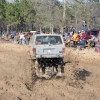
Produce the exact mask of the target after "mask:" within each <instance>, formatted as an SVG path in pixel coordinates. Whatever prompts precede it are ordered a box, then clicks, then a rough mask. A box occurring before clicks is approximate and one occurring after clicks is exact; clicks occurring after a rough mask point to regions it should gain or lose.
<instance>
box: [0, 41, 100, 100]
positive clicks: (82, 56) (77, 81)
mask: <svg viewBox="0 0 100 100" xmlns="http://www.w3.org/2000/svg"><path fill="white" fill-rule="evenodd" d="M29 50H30V47H29V46H25V45H18V44H12V43H10V42H5V41H1V40H0V100H100V54H99V53H95V52H94V48H92V49H90V50H88V49H85V50H81V51H79V50H76V49H73V48H66V57H65V59H64V61H65V63H66V64H65V73H64V76H63V77H62V78H60V79H56V78H55V77H53V78H52V79H51V80H44V79H37V78H36V79H34V78H35V76H34V75H33V76H34V77H33V80H34V81H33V82H32V84H33V87H32V90H29V87H28V85H27V84H28V83H26V82H25V81H26V80H28V81H30V80H31V78H28V79H25V78H26V77H28V75H27V73H26V71H29V73H30V74H31V72H32V71H33V73H34V63H33V61H32V60H31V56H30V53H29ZM29 69H31V70H29ZM30 82H31V81H30ZM25 83H26V84H25Z"/></svg>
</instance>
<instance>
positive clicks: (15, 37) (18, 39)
mask: <svg viewBox="0 0 100 100" xmlns="http://www.w3.org/2000/svg"><path fill="white" fill-rule="evenodd" d="M31 35H32V33H30V32H19V33H17V32H12V33H10V34H7V33H4V34H2V38H3V39H5V40H11V42H12V43H18V44H25V45H29V41H30V37H31Z"/></svg>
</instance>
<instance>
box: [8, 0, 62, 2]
mask: <svg viewBox="0 0 100 100" xmlns="http://www.w3.org/2000/svg"><path fill="white" fill-rule="evenodd" d="M7 1H9V2H11V1H13V0H7ZM58 1H60V2H62V1H63V0H58Z"/></svg>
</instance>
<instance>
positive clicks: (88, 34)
mask: <svg viewBox="0 0 100 100" xmlns="http://www.w3.org/2000/svg"><path fill="white" fill-rule="evenodd" d="M99 32H100V30H95V29H93V30H88V31H87V32H85V39H86V41H87V40H88V39H91V38H92V36H95V37H98V34H99ZM90 45H91V46H95V41H91V43H90Z"/></svg>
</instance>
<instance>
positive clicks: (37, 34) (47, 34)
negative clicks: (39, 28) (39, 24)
mask: <svg viewBox="0 0 100 100" xmlns="http://www.w3.org/2000/svg"><path fill="white" fill-rule="evenodd" d="M45 35H46V36H51V35H52V36H62V35H59V34H36V36H45Z"/></svg>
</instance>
